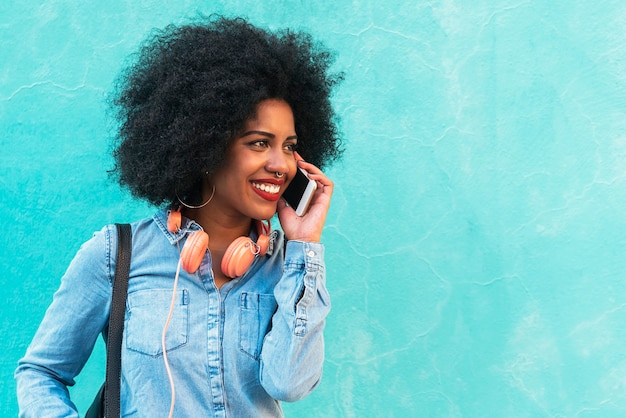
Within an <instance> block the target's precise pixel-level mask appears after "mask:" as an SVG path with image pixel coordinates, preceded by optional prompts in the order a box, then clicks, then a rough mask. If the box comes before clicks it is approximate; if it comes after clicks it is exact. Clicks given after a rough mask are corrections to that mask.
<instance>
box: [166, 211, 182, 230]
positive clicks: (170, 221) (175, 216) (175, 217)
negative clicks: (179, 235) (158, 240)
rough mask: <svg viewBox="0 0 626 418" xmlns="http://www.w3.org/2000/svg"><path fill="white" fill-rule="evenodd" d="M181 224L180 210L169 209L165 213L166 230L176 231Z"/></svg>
mask: <svg viewBox="0 0 626 418" xmlns="http://www.w3.org/2000/svg"><path fill="white" fill-rule="evenodd" d="M181 225H182V215H181V214H180V210H170V213H169V214H168V215H167V230H168V231H170V232H178V230H179V229H180V226H181Z"/></svg>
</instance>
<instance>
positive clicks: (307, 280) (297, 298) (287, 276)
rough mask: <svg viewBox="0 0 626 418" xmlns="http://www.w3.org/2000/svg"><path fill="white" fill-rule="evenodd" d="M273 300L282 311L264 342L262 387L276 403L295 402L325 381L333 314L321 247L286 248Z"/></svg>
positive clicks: (300, 244) (289, 245)
mask: <svg viewBox="0 0 626 418" xmlns="http://www.w3.org/2000/svg"><path fill="white" fill-rule="evenodd" d="M274 297H275V298H276V302H277V304H278V309H277V311H276V313H275V314H274V316H273V318H272V328H271V330H270V332H269V333H268V334H267V335H266V337H265V340H264V342H263V348H262V351H261V365H260V374H261V384H262V385H263V387H264V388H265V390H266V391H267V392H268V393H269V394H270V396H272V397H273V398H275V399H278V400H282V401H288V402H293V401H296V400H299V399H301V398H303V397H304V396H306V395H308V394H309V393H311V391H312V390H313V389H314V388H315V387H316V386H317V384H318V383H319V381H320V379H321V376H322V365H323V363H324V335H323V332H324V325H325V321H326V316H327V315H328V312H329V311H330V297H329V295H328V291H327V289H326V268H325V265H324V246H323V245H322V244H320V243H310V242H301V241H289V242H288V243H287V246H286V252H285V266H284V270H283V276H282V278H281V279H280V281H279V282H278V284H277V285H276V287H275V288H274Z"/></svg>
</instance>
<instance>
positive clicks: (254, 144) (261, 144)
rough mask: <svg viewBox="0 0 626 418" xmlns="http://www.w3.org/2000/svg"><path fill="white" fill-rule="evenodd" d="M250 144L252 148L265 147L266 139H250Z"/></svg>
mask: <svg viewBox="0 0 626 418" xmlns="http://www.w3.org/2000/svg"><path fill="white" fill-rule="evenodd" d="M250 146H251V147H252V148H258V149H261V148H266V147H267V141H265V140H258V141H252V142H250Z"/></svg>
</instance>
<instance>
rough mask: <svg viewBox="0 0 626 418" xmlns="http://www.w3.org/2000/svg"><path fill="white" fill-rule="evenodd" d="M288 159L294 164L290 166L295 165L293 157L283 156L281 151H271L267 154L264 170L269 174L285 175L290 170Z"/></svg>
mask: <svg viewBox="0 0 626 418" xmlns="http://www.w3.org/2000/svg"><path fill="white" fill-rule="evenodd" d="M290 159H291V160H293V163H294V164H292V165H295V159H294V158H293V155H288V154H285V153H284V152H283V151H282V150H272V152H270V153H269V156H268V159H267V163H266V164H265V168H266V170H267V171H269V172H270V173H287V172H288V171H289V169H290V168H291V166H290V161H289V160H290Z"/></svg>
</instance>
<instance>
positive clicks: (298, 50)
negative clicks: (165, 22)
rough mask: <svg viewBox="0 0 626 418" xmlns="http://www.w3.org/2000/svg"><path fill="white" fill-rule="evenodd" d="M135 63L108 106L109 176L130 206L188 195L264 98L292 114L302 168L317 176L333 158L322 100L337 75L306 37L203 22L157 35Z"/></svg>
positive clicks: (217, 19)
mask: <svg viewBox="0 0 626 418" xmlns="http://www.w3.org/2000/svg"><path fill="white" fill-rule="evenodd" d="M135 58H136V61H135V63H134V64H132V65H130V66H129V67H127V68H126V69H125V70H124V71H123V72H122V73H121V75H120V77H119V78H118V80H117V84H116V89H115V91H114V96H113V99H112V108H113V111H114V115H115V119H116V120H117V122H118V123H119V131H118V132H117V134H116V135H117V138H116V142H115V143H114V150H113V156H114V159H115V166H114V169H113V170H112V173H113V175H114V176H115V177H116V180H117V181H118V182H119V183H120V184H121V185H122V186H125V187H128V188H129V189H130V191H131V193H132V194H133V196H135V197H138V198H141V199H145V200H147V201H148V202H150V203H151V204H154V205H156V206H159V205H161V204H164V203H165V204H171V203H172V202H175V201H176V197H177V194H178V195H179V196H183V195H184V196H189V195H193V194H195V193H196V192H197V188H198V184H199V181H200V179H201V177H202V175H204V174H205V173H207V172H208V173H212V172H213V171H214V170H215V169H216V168H217V167H218V166H219V165H220V163H221V162H222V160H223V158H224V156H225V152H226V149H227V146H228V143H229V141H230V140H231V139H233V137H234V136H235V135H236V134H237V133H239V132H240V131H241V129H243V127H244V124H245V122H246V120H248V119H249V118H251V117H253V116H254V114H255V110H256V106H257V105H258V103H260V102H261V101H263V100H265V99H282V100H284V101H286V102H287V103H289V105H290V106H291V108H292V111H293V114H294V120H295V128H296V133H297V135H298V152H299V153H300V154H301V155H302V157H303V158H304V159H305V160H307V161H309V162H311V163H313V164H315V165H317V166H318V167H320V168H323V167H324V166H327V165H328V164H329V163H331V162H333V161H335V160H337V159H338V158H339V157H340V156H341V153H342V142H341V138H340V135H339V132H338V128H337V119H336V114H335V113H334V111H333V109H332V106H331V102H330V96H331V93H332V90H333V88H334V87H335V86H336V85H337V84H338V83H339V82H340V81H341V80H342V78H343V75H342V74H341V73H330V66H331V64H332V63H333V62H334V54H332V53H331V52H330V51H329V50H327V49H326V48H325V47H323V46H322V45H321V44H319V43H316V42H314V41H313V39H312V37H311V36H310V34H307V33H303V32H294V31H291V30H288V29H286V30H281V31H277V32H270V31H267V30H264V29H261V28H259V27H255V26H253V25H251V24H250V23H248V22H247V21H246V20H244V19H242V18H225V17H221V16H209V17H203V18H201V19H200V20H198V21H195V22H193V23H191V24H186V25H181V26H176V25H170V26H168V27H166V28H165V29H163V30H159V31H156V32H155V33H153V35H152V36H151V37H150V38H149V39H148V40H147V41H146V42H145V43H144V44H143V45H142V47H141V48H140V51H139V52H138V54H137V56H136V57H135Z"/></svg>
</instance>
